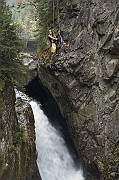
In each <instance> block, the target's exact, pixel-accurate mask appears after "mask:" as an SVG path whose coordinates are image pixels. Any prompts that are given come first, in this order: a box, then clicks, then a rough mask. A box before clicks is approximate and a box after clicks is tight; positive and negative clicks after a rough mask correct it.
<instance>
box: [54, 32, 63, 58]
mask: <svg viewBox="0 0 119 180" xmlns="http://www.w3.org/2000/svg"><path fill="white" fill-rule="evenodd" d="M63 42H64V41H63V38H62V36H61V34H60V30H58V34H57V36H56V55H59V50H60V48H61V47H62V45H63Z"/></svg>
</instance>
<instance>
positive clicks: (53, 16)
mask: <svg viewBox="0 0 119 180" xmlns="http://www.w3.org/2000/svg"><path fill="white" fill-rule="evenodd" d="M52 10H53V12H52V18H53V29H54V24H55V2H54V0H52Z"/></svg>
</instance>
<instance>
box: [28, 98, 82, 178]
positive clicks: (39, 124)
mask: <svg viewBox="0 0 119 180" xmlns="http://www.w3.org/2000/svg"><path fill="white" fill-rule="evenodd" d="M30 104H31V107H32V110H33V114H34V118H35V132H36V149H37V153H38V158H37V164H38V168H39V172H40V175H41V177H42V180H84V177H83V172H82V170H81V169H79V170H76V169H75V165H74V161H73V159H72V157H71V156H70V153H69V151H68V149H67V146H66V143H65V141H64V139H63V137H62V136H61V134H60V132H59V131H58V130H57V129H55V128H54V127H53V126H52V125H51V124H50V122H49V121H48V118H47V117H46V115H45V114H44V112H43V111H42V109H41V108H40V104H39V103H37V102H36V101H31V102H30Z"/></svg>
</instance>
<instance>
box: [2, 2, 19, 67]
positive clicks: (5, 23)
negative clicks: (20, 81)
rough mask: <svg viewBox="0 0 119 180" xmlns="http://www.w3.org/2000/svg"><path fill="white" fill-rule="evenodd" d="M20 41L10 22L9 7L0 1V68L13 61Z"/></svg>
mask: <svg viewBox="0 0 119 180" xmlns="http://www.w3.org/2000/svg"><path fill="white" fill-rule="evenodd" d="M19 47H20V41H19V38H18V36H17V33H16V27H15V25H14V24H13V21H12V14H11V11H10V9H9V6H6V3H5V1H4V0H0V66H2V65H3V66H4V65H7V64H9V63H10V62H12V61H13V59H14V58H15V57H16V56H17V54H18V52H19Z"/></svg>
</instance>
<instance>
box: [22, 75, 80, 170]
mask: <svg viewBox="0 0 119 180" xmlns="http://www.w3.org/2000/svg"><path fill="white" fill-rule="evenodd" d="M25 93H26V94H27V95H28V96H30V97H32V98H33V99H34V100H36V101H37V102H40V104H41V105H42V106H41V109H42V110H43V111H44V113H45V115H46V116H47V117H48V119H49V121H50V123H51V124H52V126H54V127H55V128H56V129H58V130H60V132H61V134H62V136H63V138H64V140H65V142H66V145H67V147H68V150H69V153H70V155H71V156H72V158H73V160H74V166H75V168H76V169H77V170H78V169H80V167H81V157H80V154H79V152H78V151H77V149H76V147H75V145H74V143H73V140H72V139H71V136H70V134H69V132H68V128H67V124H66V120H65V118H63V116H62V115H61V112H60V110H59V107H58V105H57V103H56V101H55V99H54V98H53V96H52V95H51V93H50V92H49V90H48V89H47V88H46V87H44V86H43V84H42V83H41V81H40V80H39V78H38V77H36V78H34V79H33V80H32V81H31V82H30V83H29V84H28V85H27V86H25Z"/></svg>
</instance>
